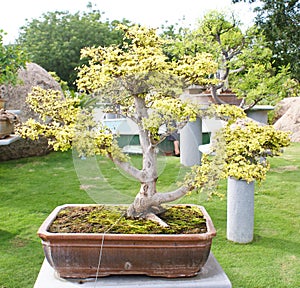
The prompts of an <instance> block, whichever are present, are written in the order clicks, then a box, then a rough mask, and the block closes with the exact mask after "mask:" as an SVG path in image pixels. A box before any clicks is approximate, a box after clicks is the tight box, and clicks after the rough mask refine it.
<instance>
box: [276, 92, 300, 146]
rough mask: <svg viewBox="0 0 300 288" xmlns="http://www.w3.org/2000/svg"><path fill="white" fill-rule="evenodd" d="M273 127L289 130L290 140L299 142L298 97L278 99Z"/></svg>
mask: <svg viewBox="0 0 300 288" xmlns="http://www.w3.org/2000/svg"><path fill="white" fill-rule="evenodd" d="M275 111H276V113H277V114H276V118H277V119H278V120H277V121H276V122H275V124H274V127H275V128H276V129H279V130H283V131H290V132H291V141H292V142H300V97H293V98H286V99H283V100H282V101H280V102H279V103H278V104H277V105H276V107H275Z"/></svg>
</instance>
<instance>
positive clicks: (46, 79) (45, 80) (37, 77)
mask: <svg viewBox="0 0 300 288" xmlns="http://www.w3.org/2000/svg"><path fill="white" fill-rule="evenodd" d="M18 77H19V79H20V84H18V85H17V86H15V87H11V86H0V89H1V91H2V95H3V96H4V97H3V98H4V99H5V100H7V102H6V109H7V110H20V111H21V112H20V114H19V115H18V116H19V118H20V121H21V122H24V121H26V120H28V119H29V118H33V119H37V118H38V117H39V116H38V115H37V114H35V113H34V112H33V111H32V110H31V109H30V108H29V106H28V105H27V104H26V101H25V100H26V97H27V95H28V93H29V92H31V89H32V87H34V86H40V87H42V88H44V89H54V90H60V91H61V87H60V85H59V83H58V82H57V81H55V79H54V78H53V77H52V76H51V75H50V74H49V73H48V72H47V71H46V70H45V69H43V68H42V67H41V66H39V65H37V64H35V63H28V64H27V65H26V69H20V70H19V72H18ZM49 151H51V148H49V146H48V142H47V140H46V139H40V140H37V141H32V140H29V139H20V140H18V141H16V142H14V143H12V144H9V145H5V146H0V161H1V160H2V161H4V160H10V159H18V158H23V157H29V156H40V155H44V154H47V153H49Z"/></svg>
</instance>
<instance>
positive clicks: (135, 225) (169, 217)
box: [49, 205, 207, 234]
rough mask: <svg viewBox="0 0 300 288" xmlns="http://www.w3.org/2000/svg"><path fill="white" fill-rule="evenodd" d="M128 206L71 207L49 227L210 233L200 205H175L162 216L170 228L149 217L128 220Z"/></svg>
mask: <svg viewBox="0 0 300 288" xmlns="http://www.w3.org/2000/svg"><path fill="white" fill-rule="evenodd" d="M125 212H126V207H124V206H123V207H122V206H102V205H100V206H92V205H91V206H85V207H71V206H70V207H67V208H65V209H63V210H61V211H60V212H59V213H58V216H57V218H56V219H55V221H54V222H53V223H52V224H51V226H50V227H49V232H53V233H103V232H105V233H111V234H199V233H206V232H207V227H206V220H205V219H204V218H203V214H202V212H201V210H200V209H199V208H198V207H197V206H189V205H187V206H172V207H168V208H166V211H165V212H164V213H162V214H161V215H159V217H160V218H161V219H163V220H164V221H165V222H166V223H167V224H168V225H169V227H167V228H164V227H161V226H159V225H157V224H156V223H154V222H152V221H149V220H133V219H126V217H125Z"/></svg>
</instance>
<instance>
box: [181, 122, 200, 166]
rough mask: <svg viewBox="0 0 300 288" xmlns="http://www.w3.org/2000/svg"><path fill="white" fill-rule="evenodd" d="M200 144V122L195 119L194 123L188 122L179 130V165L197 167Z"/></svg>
mask: <svg viewBox="0 0 300 288" xmlns="http://www.w3.org/2000/svg"><path fill="white" fill-rule="evenodd" d="M201 144H202V120H201V119H200V118H197V120H196V121H195V122H189V123H188V124H187V125H186V126H185V127H184V128H183V129H181V130H180V163H181V164H182V165H185V166H193V165H199V164H200V163H201V152H200V151H199V145H201Z"/></svg>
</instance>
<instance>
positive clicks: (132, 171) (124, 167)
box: [109, 155, 144, 182]
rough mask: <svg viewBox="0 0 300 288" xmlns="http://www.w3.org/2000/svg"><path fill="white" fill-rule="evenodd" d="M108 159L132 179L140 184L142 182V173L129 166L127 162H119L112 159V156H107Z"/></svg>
mask: <svg viewBox="0 0 300 288" xmlns="http://www.w3.org/2000/svg"><path fill="white" fill-rule="evenodd" d="M109 158H110V159H111V160H112V161H113V162H114V163H115V164H116V165H117V166H118V167H119V168H121V169H122V170H124V171H125V172H126V173H128V174H129V175H130V176H132V177H133V178H135V179H137V180H138V181H140V182H142V181H143V180H144V173H143V172H142V171H141V170H139V169H137V168H135V167H134V166H132V165H131V164H129V163H128V162H124V161H121V160H119V159H117V158H113V157H112V155H109Z"/></svg>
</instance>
